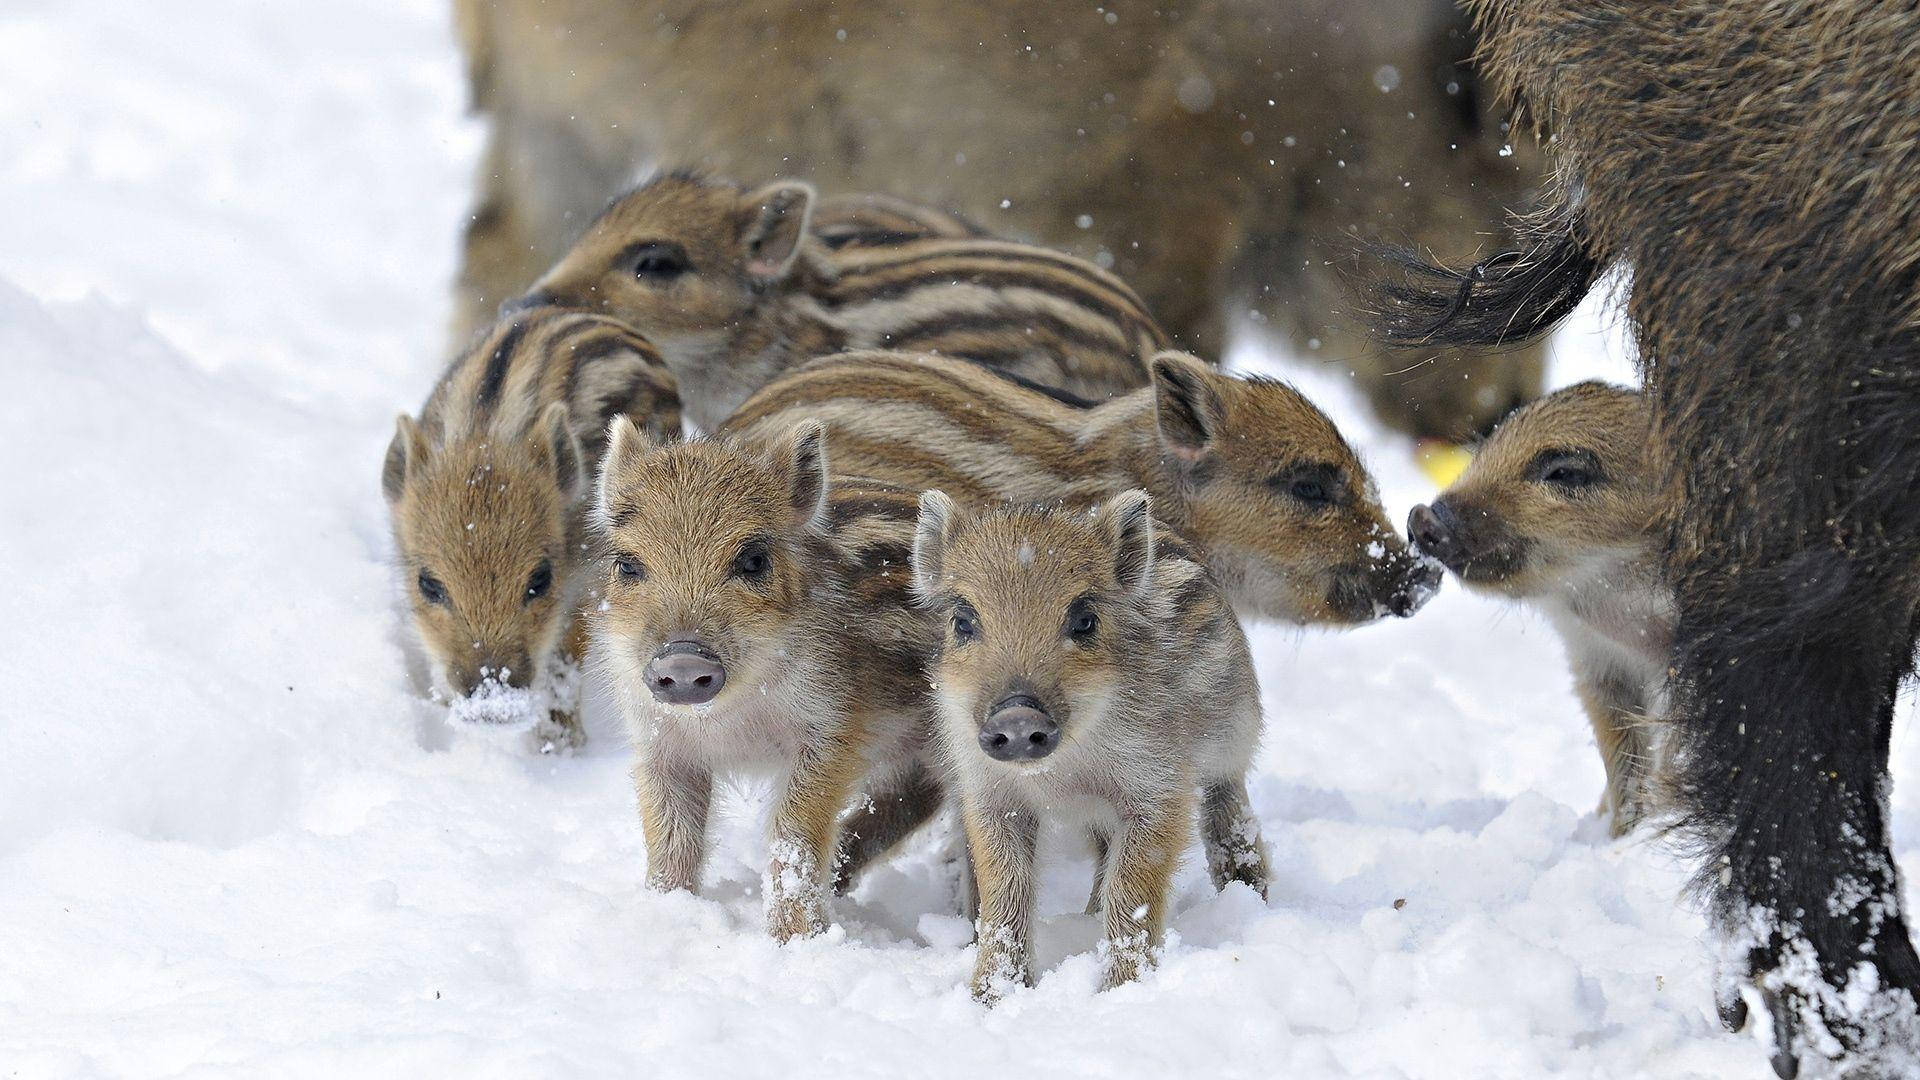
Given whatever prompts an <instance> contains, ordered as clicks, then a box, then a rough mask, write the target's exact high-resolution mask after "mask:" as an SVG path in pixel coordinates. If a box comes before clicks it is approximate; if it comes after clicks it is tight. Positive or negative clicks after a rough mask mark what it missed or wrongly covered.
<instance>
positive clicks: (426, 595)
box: [414, 570, 447, 604]
mask: <svg viewBox="0 0 1920 1080" xmlns="http://www.w3.org/2000/svg"><path fill="white" fill-rule="evenodd" d="M414 584H416V585H418V586H419V587H420V596H421V598H422V599H424V600H425V601H426V602H427V603H429V604H444V603H446V602H447V587H446V586H445V585H442V584H440V579H439V578H437V577H434V576H433V575H432V574H431V573H429V572H427V571H425V570H422V571H420V576H419V577H418V578H415V579H414Z"/></svg>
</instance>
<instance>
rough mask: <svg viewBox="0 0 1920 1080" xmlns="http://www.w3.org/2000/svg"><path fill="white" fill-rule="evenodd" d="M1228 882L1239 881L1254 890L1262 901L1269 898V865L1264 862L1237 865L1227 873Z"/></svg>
mask: <svg viewBox="0 0 1920 1080" xmlns="http://www.w3.org/2000/svg"><path fill="white" fill-rule="evenodd" d="M1227 881H1229V882H1233V881H1237V882H1239V883H1240V884H1242V885H1245V886H1246V887H1247V888H1249V889H1252V890H1253V891H1254V894H1255V895H1256V896H1258V897H1260V899H1262V900H1265V899H1266V898H1267V864H1266V862H1265V861H1264V860H1262V861H1256V862H1245V863H1237V864H1235V865H1234V867H1233V869H1232V870H1230V871H1229V872H1228V873H1227Z"/></svg>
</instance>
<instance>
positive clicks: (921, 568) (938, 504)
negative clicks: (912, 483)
mask: <svg viewBox="0 0 1920 1080" xmlns="http://www.w3.org/2000/svg"><path fill="white" fill-rule="evenodd" d="M958 518H959V510H958V508H957V507H955V506H954V505H953V500H952V499H950V498H948V497H947V493H946V492H944V491H923V492H921V493H920V521H919V523H918V524H917V525H915V526H914V529H913V592H914V595H915V596H918V597H919V598H920V599H921V600H923V601H927V600H932V599H933V598H934V597H936V596H938V595H940V578H941V575H942V574H943V573H944V572H945V571H944V569H943V565H944V560H945V556H946V548H947V538H948V537H950V536H952V535H953V526H954V523H955V522H956V521H957V520H958Z"/></svg>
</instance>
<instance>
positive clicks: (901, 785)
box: [833, 761, 946, 896]
mask: <svg viewBox="0 0 1920 1080" xmlns="http://www.w3.org/2000/svg"><path fill="white" fill-rule="evenodd" d="M945 797H946V793H945V792H944V791H943V790H942V789H941V787H940V780H939V778H938V777H936V776H935V775H934V773H933V770H932V769H930V768H928V767H927V765H926V763H925V762H920V761H915V762H914V763H913V764H912V765H910V766H908V768H907V769H906V771H904V772H903V773H902V774H901V775H900V776H899V777H897V778H895V779H893V780H891V781H889V782H888V783H885V784H882V785H880V786H879V788H878V789H877V790H875V791H873V792H871V793H870V794H869V796H868V798H867V799H866V801H865V802H863V803H861V804H860V805H858V806H855V807H854V808H853V810H852V812H851V813H849V814H848V815H847V816H846V818H845V820H843V821H842V822H841V823H840V850H839V851H838V852H837V853H836V854H835V855H834V876H833V891H834V892H835V893H838V894H839V895H841V896H845V895H846V894H847V893H848V892H850V891H852V889H853V883H854V882H855V881H857V880H859V878H860V875H861V873H862V872H864V871H865V870H866V868H867V867H868V866H870V865H872V864H873V862H874V861H875V860H878V859H881V858H884V857H885V856H886V854H887V853H888V852H890V851H892V850H893V849H894V848H895V847H897V846H898V845H899V844H901V843H902V842H903V841H905V840H906V838H907V837H909V836H912V835H913V834H914V833H915V832H916V831H918V830H919V828H920V827H921V826H922V825H925V824H926V823H927V822H928V821H931V820H932V819H933V816H934V815H935V814H937V813H939V812H940V805H941V803H942V802H943V801H944V800H945Z"/></svg>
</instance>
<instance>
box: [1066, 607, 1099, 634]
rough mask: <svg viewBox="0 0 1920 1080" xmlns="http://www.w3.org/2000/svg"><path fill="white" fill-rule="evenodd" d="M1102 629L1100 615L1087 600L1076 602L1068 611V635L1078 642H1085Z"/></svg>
mask: <svg viewBox="0 0 1920 1080" xmlns="http://www.w3.org/2000/svg"><path fill="white" fill-rule="evenodd" d="M1099 628H1100V615H1099V613H1098V612H1096V611H1094V610H1093V604H1092V603H1091V602H1089V601H1087V600H1075V601H1074V602H1073V606H1072V607H1070V608H1068V609H1067V633H1068V635H1069V636H1071V637H1072V638H1073V639H1074V640H1076V641H1085V640H1087V639H1088V638H1090V637H1092V636H1093V632H1094V631H1095V630H1098V629H1099Z"/></svg>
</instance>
